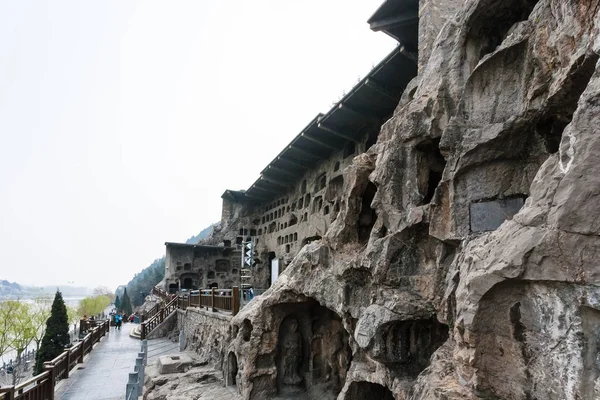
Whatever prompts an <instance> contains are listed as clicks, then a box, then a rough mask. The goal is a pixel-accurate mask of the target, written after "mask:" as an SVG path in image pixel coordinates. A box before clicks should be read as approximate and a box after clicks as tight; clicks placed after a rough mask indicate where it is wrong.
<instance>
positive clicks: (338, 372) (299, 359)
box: [273, 299, 352, 398]
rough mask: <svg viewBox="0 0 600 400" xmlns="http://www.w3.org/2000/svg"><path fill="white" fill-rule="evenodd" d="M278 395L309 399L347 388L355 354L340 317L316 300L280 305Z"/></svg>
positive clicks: (275, 310)
mask: <svg viewBox="0 0 600 400" xmlns="http://www.w3.org/2000/svg"><path fill="white" fill-rule="evenodd" d="M273 310H274V314H275V315H276V316H277V317H278V318H280V320H281V323H280V325H279V329H278V343H277V353H276V357H275V365H276V367H277V379H276V386H277V393H278V394H280V395H288V394H296V395H298V394H301V393H305V394H306V395H307V396H308V397H309V398H312V397H314V395H318V396H320V397H323V396H325V397H331V396H337V394H338V393H339V392H340V391H341V389H342V387H343V386H344V383H345V380H346V373H347V372H348V368H349V366H350V361H351V357H352V351H351V349H350V346H349V343H348V339H349V334H348V332H347V331H346V330H345V329H344V326H343V323H342V320H341V318H340V317H339V316H338V315H337V314H335V313H334V312H333V311H331V310H330V309H328V308H326V307H323V306H321V305H320V304H319V303H318V302H317V301H315V300H314V299H309V300H308V301H306V302H302V303H284V304H278V305H277V306H275V307H274V308H273Z"/></svg>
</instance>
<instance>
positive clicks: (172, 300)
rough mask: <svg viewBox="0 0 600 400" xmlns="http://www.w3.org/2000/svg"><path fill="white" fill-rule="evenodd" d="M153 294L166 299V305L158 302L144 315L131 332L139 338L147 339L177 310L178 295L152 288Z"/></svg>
mask: <svg viewBox="0 0 600 400" xmlns="http://www.w3.org/2000/svg"><path fill="white" fill-rule="evenodd" d="M152 294H153V295H155V296H157V297H159V298H161V299H162V300H164V301H165V303H166V304H165V305H163V304H157V305H156V306H154V307H152V308H151V309H150V311H149V312H148V314H147V315H145V316H144V320H143V321H142V323H141V324H140V325H139V326H137V327H136V328H135V329H133V330H132V331H131V332H130V335H131V336H132V337H135V338H139V339H142V340H143V339H146V338H147V337H148V335H149V334H150V332H152V331H153V330H154V329H155V328H156V327H157V326H159V325H160V324H161V323H162V322H163V321H164V320H165V319H167V318H168V317H169V316H170V315H171V314H173V313H174V312H175V311H177V296H176V295H172V296H171V295H169V294H168V293H167V292H165V291H164V290H161V289H159V288H157V287H156V286H155V287H153V288H152Z"/></svg>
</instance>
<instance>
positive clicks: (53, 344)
mask: <svg viewBox="0 0 600 400" xmlns="http://www.w3.org/2000/svg"><path fill="white" fill-rule="evenodd" d="M69 342H70V341H69V318H68V316H67V307H66V306H65V302H64V300H63V297H62V294H61V293H60V291H59V290H57V291H56V295H55V296H54V301H53V302H52V310H51V311H50V318H48V321H47V322H46V333H45V334H44V337H43V339H42V344H41V346H40V350H39V351H38V353H37V354H36V361H35V372H36V374H39V373H41V372H42V370H43V364H44V362H45V361H50V360H52V359H54V358H56V357H58V356H59V355H60V354H61V353H62V352H63V351H65V347H67V346H68V345H69Z"/></svg>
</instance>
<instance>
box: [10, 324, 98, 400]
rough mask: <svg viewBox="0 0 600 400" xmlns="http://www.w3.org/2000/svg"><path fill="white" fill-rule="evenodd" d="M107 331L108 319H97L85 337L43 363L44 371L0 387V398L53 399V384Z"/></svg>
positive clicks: (14, 399)
mask: <svg viewBox="0 0 600 400" xmlns="http://www.w3.org/2000/svg"><path fill="white" fill-rule="evenodd" d="M108 331H109V323H108V321H99V322H98V324H97V326H96V327H94V328H92V329H91V331H90V332H89V333H88V334H87V335H85V337H84V338H83V339H82V340H81V341H80V342H78V343H77V344H75V345H74V346H73V347H71V348H69V349H68V350H65V351H64V352H62V353H61V354H60V355H59V356H58V357H56V358H55V359H53V360H51V361H47V362H45V363H44V372H42V373H41V374H39V375H36V376H34V377H32V378H31V379H28V380H27V381H25V382H23V383H20V384H19V385H17V386H9V387H5V388H0V400H53V399H54V385H55V383H56V382H58V381H59V380H61V379H67V378H68V377H69V371H70V370H71V369H73V368H74V367H75V365H77V363H82V362H83V356H84V355H86V354H88V353H89V352H90V351H92V347H93V345H94V344H95V343H97V342H99V341H100V338H102V336H104V335H106V334H107V333H108Z"/></svg>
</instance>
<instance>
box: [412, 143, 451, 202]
mask: <svg viewBox="0 0 600 400" xmlns="http://www.w3.org/2000/svg"><path fill="white" fill-rule="evenodd" d="M417 164H418V174H419V176H418V180H419V192H420V193H421V195H422V196H423V201H422V203H421V204H429V203H431V200H432V199H433V195H434V194H435V189H436V188H437V186H438V184H439V183H440V181H441V180H442V173H443V172H444V168H446V159H445V158H444V156H443V155H442V153H441V152H440V138H436V139H433V140H428V141H426V142H423V143H420V144H419V145H417Z"/></svg>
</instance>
